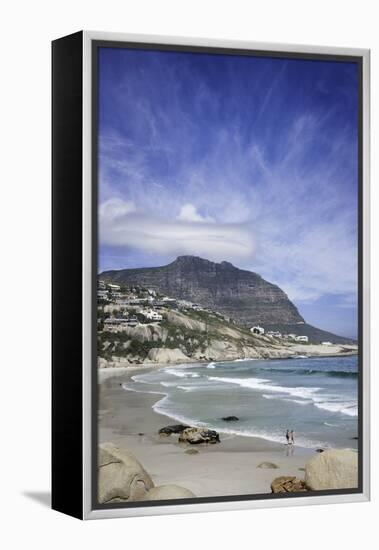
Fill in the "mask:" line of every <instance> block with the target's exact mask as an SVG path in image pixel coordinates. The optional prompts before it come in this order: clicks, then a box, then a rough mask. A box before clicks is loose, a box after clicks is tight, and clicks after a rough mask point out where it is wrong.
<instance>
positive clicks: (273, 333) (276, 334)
mask: <svg viewBox="0 0 379 550" xmlns="http://www.w3.org/2000/svg"><path fill="white" fill-rule="evenodd" d="M267 336H272V337H273V338H281V337H282V333H281V332H279V331H278V330H269V331H268V332H267Z"/></svg>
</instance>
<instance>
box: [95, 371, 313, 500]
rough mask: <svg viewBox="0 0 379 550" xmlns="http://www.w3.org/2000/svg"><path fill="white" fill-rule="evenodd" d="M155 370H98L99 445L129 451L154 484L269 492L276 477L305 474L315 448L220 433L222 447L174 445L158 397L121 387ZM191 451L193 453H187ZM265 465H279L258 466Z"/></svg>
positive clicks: (200, 491) (203, 491)
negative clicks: (163, 430)
mask: <svg viewBox="0 0 379 550" xmlns="http://www.w3.org/2000/svg"><path fill="white" fill-rule="evenodd" d="M207 363H209V362H207ZM197 364H199V363H197ZM161 366H162V367H164V366H168V365H167V364H164V365H162V364H161ZM155 368H156V366H155V365H151V364H148V365H138V366H130V365H129V366H128V367H116V368H112V370H111V372H109V371H110V368H109V367H108V368H104V369H101V370H102V371H103V372H101V373H99V374H100V376H99V398H100V399H99V443H105V442H110V443H113V444H114V445H116V446H118V447H120V448H125V449H127V450H129V451H130V452H132V453H133V454H134V456H135V457H136V458H137V460H139V461H140V462H141V463H142V464H143V466H144V467H145V468H146V470H147V471H148V472H149V473H150V475H151V477H152V478H153V481H154V483H156V484H157V485H162V484H167V483H175V484H178V485H181V486H184V487H186V488H187V489H190V490H191V491H193V493H194V494H195V495H196V496H208V497H209V496H219V495H242V494H263V493H271V482H272V480H273V479H274V478H276V477H278V476H281V475H293V476H297V477H302V476H303V469H304V467H305V463H306V461H307V459H308V458H309V457H311V456H314V454H315V453H314V450H313V449H308V448H305V447H300V446H297V445H296V446H294V447H293V448H292V447H291V448H290V447H288V446H287V445H285V443H283V444H282V443H277V442H273V441H270V440H267V439H264V438H262V437H253V436H243V435H234V434H230V433H227V432H223V431H222V430H220V431H219V433H220V438H221V443H218V444H214V445H200V446H192V445H189V444H186V443H178V436H177V435H171V436H160V435H159V434H158V430H159V429H160V428H162V427H163V426H166V425H169V424H170V423H177V420H175V418H172V417H170V416H168V415H164V414H161V413H159V412H157V411H155V410H154V409H153V406H154V405H155V404H156V403H157V402H158V401H159V400H160V399H161V398H162V397H160V398H159V396H158V395H153V394H151V393H148V392H134V391H127V390H125V389H124V387H123V384H126V383H128V381H129V380H130V378H131V376H132V375H133V372H136V371H142V370H143V371H149V370H152V369H155ZM104 371H105V372H104ZM161 395H162V396H163V395H164V392H162V394H161ZM189 450H190V453H191V454H190V453H187V452H186V451H189ZM265 462H269V463H273V464H275V465H276V466H277V467H276V468H273V469H270V468H268V469H265V468H259V467H258V466H259V464H261V463H265Z"/></svg>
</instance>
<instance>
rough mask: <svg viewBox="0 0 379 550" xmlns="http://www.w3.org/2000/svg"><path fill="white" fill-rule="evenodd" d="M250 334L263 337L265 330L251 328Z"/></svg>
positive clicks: (257, 327)
mask: <svg viewBox="0 0 379 550" xmlns="http://www.w3.org/2000/svg"><path fill="white" fill-rule="evenodd" d="M250 332H252V333H253V334H256V335H257V336H263V335H264V333H265V329H264V328H263V327H260V326H259V325H257V326H256V327H251V329H250Z"/></svg>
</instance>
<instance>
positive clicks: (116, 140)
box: [99, 49, 357, 330]
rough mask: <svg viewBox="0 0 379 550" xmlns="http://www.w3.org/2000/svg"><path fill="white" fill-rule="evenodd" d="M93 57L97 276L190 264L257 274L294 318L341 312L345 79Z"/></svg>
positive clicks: (221, 61) (352, 191) (254, 62)
mask: <svg viewBox="0 0 379 550" xmlns="http://www.w3.org/2000/svg"><path fill="white" fill-rule="evenodd" d="M102 56H103V57H102ZM102 56H101V58H100V61H101V67H103V69H102V71H100V74H101V75H102V80H101V84H100V136H99V137H100V139H99V145H100V157H99V180H100V189H99V191H100V204H101V209H100V212H101V213H100V240H101V253H100V263H101V266H103V267H104V268H107V267H119V268H122V267H127V266H128V265H133V266H136V265H144V264H148V265H158V264H162V263H165V262H168V261H171V260H172V259H174V257H175V256H176V255H179V254H195V255H200V256H201V255H202V256H204V257H207V258H209V259H214V260H230V261H233V262H234V263H235V264H236V265H238V266H240V267H243V268H247V269H251V270H253V271H256V272H258V273H260V274H261V275H262V276H264V277H265V278H267V279H268V280H270V281H272V282H274V283H277V284H279V285H280V286H282V287H283V288H284V289H285V290H286V292H287V293H288V295H289V296H290V298H291V299H293V300H294V301H295V302H296V304H297V305H299V306H300V309H301V305H302V304H304V307H307V308H308V307H309V305H310V304H312V303H314V304H315V308H314V311H316V305H317V304H319V303H320V300H321V301H325V299H326V297H328V296H333V297H337V298H333V300H334V301H333V304H334V305H333V307H335V308H336V307H337V305H338V307H340V309H342V306H341V304H345V305H346V304H347V305H346V307H348V305H349V304H352V307H354V304H355V302H356V293H357V265H356V264H357V163H356V159H357V154H356V151H357V131H356V130H357V129H356V115H357V113H356V83H357V81H356V73H355V72H354V71H355V68H354V66H352V65H351V64H341V63H339V64H333V63H330V62H328V63H323V62H312V63H307V62H304V61H297V60H280V59H267V58H266V59H264V58H259V59H257V58H246V57H245V58H239V57H238V56H237V57H233V59H231V58H230V57H227V56H199V55H195V54H176V53H173V52H170V53H166V54H165V53H164V52H143V51H125V50H123V51H113V52H112V51H111V50H109V49H107V51H104V52H103V53H102ZM328 299H329V298H328ZM330 300H331V302H330V303H332V298H330ZM323 303H324V302H323ZM336 304H337V305H336ZM317 307H319V306H317ZM344 307H345V306H344ZM319 309H320V308H319ZM317 311H318V310H317ZM317 315H318V313H317ZM336 330H337V329H336Z"/></svg>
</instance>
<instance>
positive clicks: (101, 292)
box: [97, 290, 108, 300]
mask: <svg viewBox="0 0 379 550" xmlns="http://www.w3.org/2000/svg"><path fill="white" fill-rule="evenodd" d="M97 297H98V298H99V300H108V291H107V290H98V291H97Z"/></svg>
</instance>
